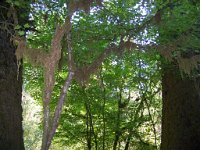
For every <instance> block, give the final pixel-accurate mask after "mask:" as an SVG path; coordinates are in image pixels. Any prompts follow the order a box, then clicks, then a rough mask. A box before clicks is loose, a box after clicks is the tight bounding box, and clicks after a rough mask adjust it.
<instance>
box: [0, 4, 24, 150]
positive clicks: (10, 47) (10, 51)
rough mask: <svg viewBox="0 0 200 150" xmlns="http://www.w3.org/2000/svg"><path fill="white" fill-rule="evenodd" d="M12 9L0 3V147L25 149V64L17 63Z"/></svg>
mask: <svg viewBox="0 0 200 150" xmlns="http://www.w3.org/2000/svg"><path fill="white" fill-rule="evenodd" d="M12 8H13V7H12V6H11V5H9V4H8V3H6V2H5V1H1V2H0V13H1V17H0V24H1V26H0V149H9V150H23V149H24V143H23V130H22V106H21V96H22V67H21V65H19V64H18V62H17V59H16V56H15V50H16V46H15V45H14V43H13V41H12V35H13V34H14V20H13V18H14V17H13V15H14V14H12V13H13V12H12V11H13V9H12ZM9 13H10V17H8V14H9Z"/></svg>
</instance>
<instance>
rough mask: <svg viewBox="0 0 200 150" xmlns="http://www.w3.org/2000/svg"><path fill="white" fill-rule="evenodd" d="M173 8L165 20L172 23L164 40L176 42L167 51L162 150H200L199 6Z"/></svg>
mask: <svg viewBox="0 0 200 150" xmlns="http://www.w3.org/2000/svg"><path fill="white" fill-rule="evenodd" d="M196 2H197V1H196ZM170 8H171V9H170V13H168V17H166V18H168V19H169V18H171V21H173V23H172V22H171V21H167V23H170V26H169V27H168V28H165V32H164V33H165V35H163V34H161V37H162V36H164V37H165V38H166V37H167V38H166V39H167V40H171V41H176V42H174V44H173V46H172V47H168V49H165V50H164V51H165V56H166V54H167V53H168V56H167V57H168V58H169V59H170V60H171V62H170V64H168V65H165V66H163V76H162V87H163V94H162V95H163V111H162V114H163V116H162V137H161V150H169V149H170V150H178V149H181V150H191V149H192V150H197V149H199V147H200V127H199V124H200V117H199V113H200V109H199V106H200V88H199V87H200V78H199V67H198V61H199V60H200V59H199V52H200V51H199V44H198V43H199V41H200V40H199V38H198V36H197V35H199V29H198V21H199V11H198V8H199V4H197V3H195V1H193V2H191V1H187V0H186V1H183V2H181V3H174V4H171V7H170ZM186 10H187V13H185V12H186ZM169 14H170V15H169ZM191 18H193V19H191ZM165 21H166V20H165ZM165 23H166V22H165ZM168 25H169V24H168ZM166 33H167V34H166ZM167 40H165V41H167ZM166 52H167V53H166ZM172 60H173V61H172Z"/></svg>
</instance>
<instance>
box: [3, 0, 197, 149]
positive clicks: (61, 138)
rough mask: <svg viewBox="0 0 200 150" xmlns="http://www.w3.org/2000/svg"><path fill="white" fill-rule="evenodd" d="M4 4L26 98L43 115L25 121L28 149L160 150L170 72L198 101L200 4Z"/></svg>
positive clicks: (70, 0) (13, 0)
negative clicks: (189, 86)
mask: <svg viewBox="0 0 200 150" xmlns="http://www.w3.org/2000/svg"><path fill="white" fill-rule="evenodd" d="M7 3H8V4H10V9H11V10H10V14H9V15H10V16H11V17H12V18H13V20H14V23H13V25H14V28H15V33H14V34H12V39H11V40H12V41H13V43H15V45H16V47H17V49H16V53H15V54H16V57H17V60H18V63H19V65H21V64H23V66H24V70H23V87H24V91H26V92H27V93H29V94H30V95H31V96H32V97H33V99H34V103H35V104H34V105H37V106H40V107H43V108H42V110H41V108H40V110H37V109H39V107H34V108H35V109H36V110H37V112H38V114H36V115H38V117H39V118H40V119H39V121H38V120H37V119H36V120H37V121H34V124H35V126H31V125H30V124H31V123H32V122H31V120H28V119H27V120H26V119H25V120H24V140H25V141H24V142H25V148H26V149H39V148H40V146H41V147H42V149H43V150H47V149H49V147H50V149H58V150H62V149H74V150H75V149H77V150H80V149H89V150H90V149H96V150H97V149H99V150H100V149H102V150H107V149H113V150H115V149H124V150H128V149H130V150H132V149H137V150H154V149H160V145H161V132H162V131H161V120H162V99H165V98H168V97H167V96H166V93H167V92H168V91H166V90H165V89H168V86H165V85H166V84H163V83H165V79H166V81H167V83H169V86H170V84H171V83H173V82H171V81H172V80H170V79H171V78H169V80H167V78H165V77H166V76H165V74H166V72H167V73H168V72H170V71H172V72H174V74H173V75H174V76H176V78H178V79H180V80H187V81H189V80H192V81H194V80H195V81H197V82H195V83H197V84H195V85H194V86H195V90H197V92H196V93H199V92H200V91H199V85H198V84H199V61H200V40H199V38H200V36H199V35H200V28H199V27H200V15H199V14H200V2H198V0H181V1H180V0H44V1H41V0H34V1H27V2H25V1H22V0H7ZM0 7H1V6H0ZM27 8H28V10H29V11H27V12H22V13H21V14H19V12H20V11H18V10H20V9H21V10H23V9H27ZM25 13H26V14H28V16H29V17H28V21H26V22H20V23H19V20H20V18H23V15H24V14H25ZM1 24H2V23H1ZM8 26H9V25H8ZM7 29H8V28H6V26H5V30H7ZM22 59H23V63H22V61H21V60H22ZM177 83H178V82H177ZM175 85H176V84H175ZM163 86H164V87H163ZM171 88H172V91H173V87H171ZM174 89H175V88H174ZM174 91H175V90H174ZM163 92H164V93H163ZM194 93H195V92H194ZM197 95H198V94H197ZM175 97H176V96H175ZM177 97H178V96H177ZM174 99H176V98H174ZM198 100H199V97H198ZM25 102H26V101H24V102H23V105H24V110H25V113H24V114H23V116H24V118H26V116H27V113H26V112H30V111H32V109H33V108H32V107H28V106H29V105H30V106H32V104H31V103H29V102H28V104H26V103H25ZM163 107H164V106H163ZM163 111H165V109H163ZM27 118H28V117H27ZM163 120H165V119H163ZM29 130H32V131H35V132H31V133H30V132H29ZM164 131H165V130H164ZM198 133H199V132H198ZM163 135H165V134H163ZM163 139H164V138H163ZM163 145H164V144H163ZM161 149H162V146H161ZM163 150H164V148H163Z"/></svg>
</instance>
